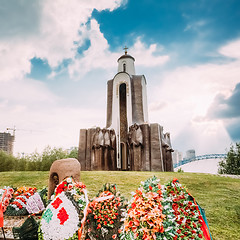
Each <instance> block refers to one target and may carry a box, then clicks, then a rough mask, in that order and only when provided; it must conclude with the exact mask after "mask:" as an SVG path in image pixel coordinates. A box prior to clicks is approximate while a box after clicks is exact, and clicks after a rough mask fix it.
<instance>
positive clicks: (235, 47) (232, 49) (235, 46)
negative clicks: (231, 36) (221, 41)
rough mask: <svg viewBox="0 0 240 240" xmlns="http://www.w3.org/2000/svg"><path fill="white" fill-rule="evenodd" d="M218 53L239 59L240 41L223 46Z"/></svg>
mask: <svg viewBox="0 0 240 240" xmlns="http://www.w3.org/2000/svg"><path fill="white" fill-rule="evenodd" d="M219 52H220V53H221V54H222V55H224V56H227V57H230V58H236V59H240V39H238V40H235V41H232V42H230V43H228V44H227V45H225V46H223V47H222V48H220V50H219Z"/></svg>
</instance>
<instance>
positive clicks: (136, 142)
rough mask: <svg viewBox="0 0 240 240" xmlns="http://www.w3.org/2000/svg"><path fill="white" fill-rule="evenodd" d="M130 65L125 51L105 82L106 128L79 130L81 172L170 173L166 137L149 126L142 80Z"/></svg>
mask: <svg viewBox="0 0 240 240" xmlns="http://www.w3.org/2000/svg"><path fill="white" fill-rule="evenodd" d="M134 62H135V59H134V58H133V57H132V56H131V55H129V54H127V51H126V48H125V54H124V55H122V56H121V57H120V58H119V59H118V71H117V74H116V75H115V76H114V78H113V79H111V80H109V81H108V82H107V122H106V128H103V129H100V128H96V129H81V130H80V141H79V161H80V162H81V168H82V170H135V171H173V165H172V154H171V153H172V151H173V150H172V147H171V142H170V134H169V133H165V134H164V133H163V127H162V126H160V125H159V124H157V123H154V124H149V122H148V107H147V90H146V79H145V76H144V75H136V74H135V66H134Z"/></svg>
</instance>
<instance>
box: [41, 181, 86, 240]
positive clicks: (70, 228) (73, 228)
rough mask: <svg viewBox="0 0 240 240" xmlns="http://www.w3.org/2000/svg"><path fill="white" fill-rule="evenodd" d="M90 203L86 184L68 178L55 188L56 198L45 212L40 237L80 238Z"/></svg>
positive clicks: (54, 238)
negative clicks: (82, 224)
mask: <svg viewBox="0 0 240 240" xmlns="http://www.w3.org/2000/svg"><path fill="white" fill-rule="evenodd" d="M87 204H88V199H87V191H86V186H85V185H84V184H83V183H81V182H77V183H75V182H74V181H73V179H72V178H70V177H69V178H66V179H65V180H63V181H62V182H61V183H60V184H59V185H58V186H57V187H56V189H55V192H54V198H53V200H52V201H51V202H50V204H49V205H48V206H47V208H46V210H45V211H44V212H43V215H42V218H41V222H40V226H39V229H38V239H44V240H46V239H51V240H58V239H69V240H70V239H78V229H79V228H80V226H81V219H82V218H83V216H84V210H85V208H86V206H87Z"/></svg>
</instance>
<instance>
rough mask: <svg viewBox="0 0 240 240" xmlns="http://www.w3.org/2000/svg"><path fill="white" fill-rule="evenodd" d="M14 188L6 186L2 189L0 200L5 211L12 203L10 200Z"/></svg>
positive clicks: (0, 190)
mask: <svg viewBox="0 0 240 240" xmlns="http://www.w3.org/2000/svg"><path fill="white" fill-rule="evenodd" d="M13 193H14V190H13V188H11V187H4V188H3V189H0V202H1V203H2V210H3V212H5V211H6V209H7V206H8V205H9V203H10V200H11V199H12V197H13Z"/></svg>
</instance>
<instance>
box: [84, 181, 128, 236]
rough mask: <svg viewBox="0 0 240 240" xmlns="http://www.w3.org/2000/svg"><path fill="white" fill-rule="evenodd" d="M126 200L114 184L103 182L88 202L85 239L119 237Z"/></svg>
mask: <svg viewBox="0 0 240 240" xmlns="http://www.w3.org/2000/svg"><path fill="white" fill-rule="evenodd" d="M125 207H126V201H125V199H124V198H123V197H121V195H120V193H119V192H117V191H116V185H115V184H109V183H107V184H105V185H104V186H103V188H102V189H101V190H100V191H99V193H98V194H97V196H96V198H95V199H93V201H92V202H91V203H90V204H89V212H90V213H89V214H88V217H87V234H86V239H88V240H90V239H91V240H92V239H119V231H118V230H119V229H120V226H121V225H122V223H121V218H122V214H123V212H124V210H125Z"/></svg>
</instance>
